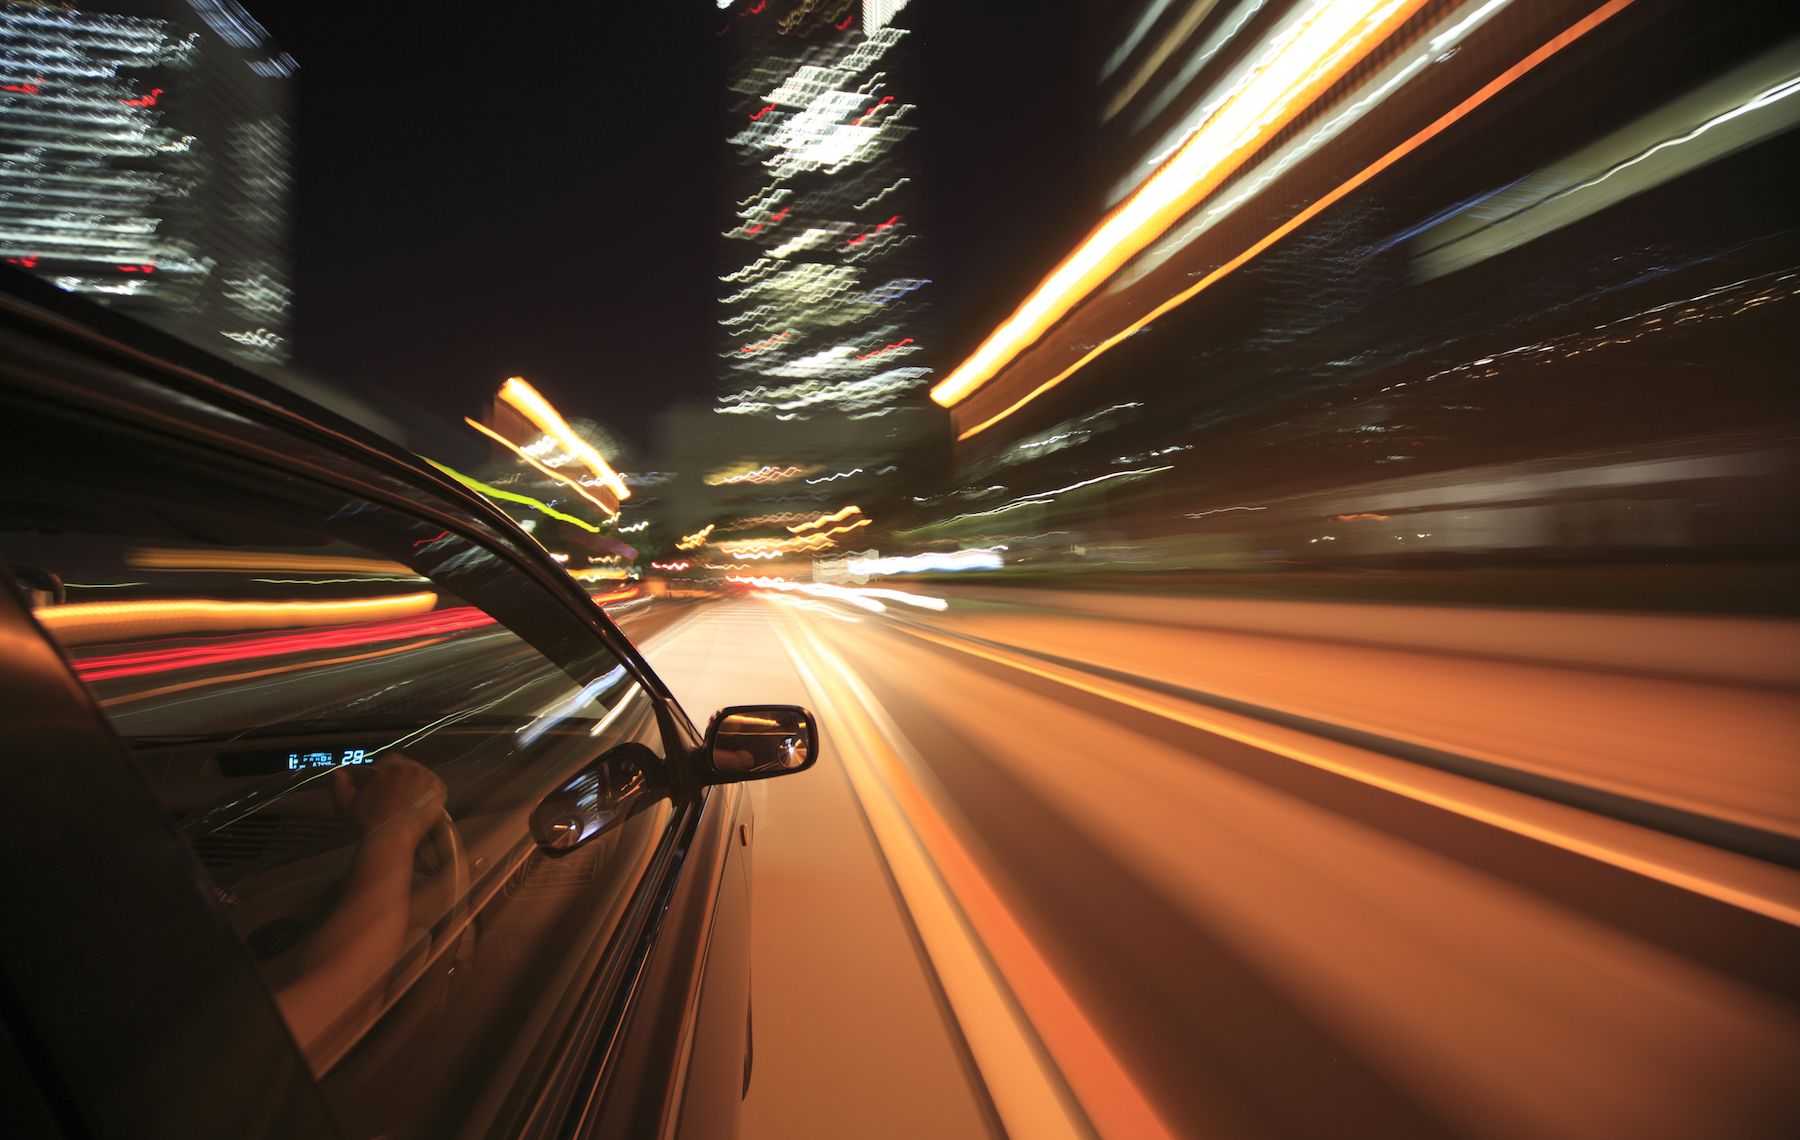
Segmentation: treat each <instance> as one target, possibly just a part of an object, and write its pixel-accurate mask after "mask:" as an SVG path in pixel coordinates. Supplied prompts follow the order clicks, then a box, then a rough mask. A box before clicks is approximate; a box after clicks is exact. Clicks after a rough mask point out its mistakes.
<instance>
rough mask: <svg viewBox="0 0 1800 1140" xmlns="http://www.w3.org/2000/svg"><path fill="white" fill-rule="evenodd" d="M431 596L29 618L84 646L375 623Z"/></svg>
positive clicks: (111, 608)
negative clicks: (173, 635) (174, 635)
mask: <svg viewBox="0 0 1800 1140" xmlns="http://www.w3.org/2000/svg"><path fill="white" fill-rule="evenodd" d="M435 605H437V595H436V594H434V593H432V592H430V591H424V592H421V593H417V594H400V595H396V596H394V597H387V598H353V599H349V600H340V601H330V602H221V601H214V600H212V599H210V598H179V599H172V600H169V601H160V602H77V603H75V604H74V605H67V606H46V607H44V608H43V609H40V610H34V611H33V612H32V615H31V616H32V617H34V618H36V619H37V622H38V624H39V625H41V626H43V627H44V629H45V631H46V632H48V633H49V634H50V636H51V637H54V638H55V639H56V641H57V643H58V644H60V645H88V644H92V643H94V642H100V641H114V640H118V639H123V638H137V637H154V636H156V635H158V634H164V633H198V632H202V631H204V632H217V631H222V630H233V629H273V628H277V627H282V626H304V625H336V624H340V623H343V622H364V621H379V620H381V619H383V618H397V617H406V616H408V615H410V614H419V613H425V612H426V611H428V610H430V609H431V607H433V606H435Z"/></svg>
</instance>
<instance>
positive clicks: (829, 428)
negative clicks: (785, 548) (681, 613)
mask: <svg viewBox="0 0 1800 1140" xmlns="http://www.w3.org/2000/svg"><path fill="white" fill-rule="evenodd" d="M903 6H904V5H903V3H894V2H892V0H889V2H887V3H868V4H862V5H859V4H857V3H854V2H848V0H837V2H834V3H825V4H817V3H812V2H810V0H761V2H751V0H738V2H736V3H734V4H731V5H730V6H729V7H728V8H726V9H725V10H722V11H721V12H720V13H719V21H720V24H721V28H720V31H721V34H722V35H723V37H724V38H725V41H726V50H727V51H728V53H729V57H730V61H731V74H730V89H729V90H730V94H729V102H728V108H729V109H728V112H727V113H728V115H729V116H730V118H731V120H732V122H733V124H734V125H733V127H732V128H731V132H730V135H729V146H730V151H731V154H732V156H733V165H732V168H731V173H730V174H729V176H728V178H727V192H728V193H729V195H730V210H731V213H730V216H729V218H728V224H727V227H726V228H725V229H724V230H723V231H722V234H721V242H722V249H723V256H722V263H723V265H722V268H723V272H721V273H720V275H719V278H720V279H719V289H720V293H719V305H720V307H719V320H720V328H721V349H720V357H721V380H720V385H719V392H718V397H717V399H716V401H715V402H714V403H713V404H712V405H711V406H710V407H709V408H707V409H706V410H705V411H704V412H703V413H702V412H699V411H698V410H690V411H688V412H681V411H679V410H678V411H677V412H675V413H672V414H671V416H670V417H667V418H666V419H665V429H666V430H665V435H666V438H668V439H669V440H670V450H671V457H670V459H669V460H668V463H669V464H670V465H671V466H674V467H676V468H677V469H679V470H681V471H683V472H684V486H683V487H682V488H681V489H680V490H679V493H678V498H679V500H680V506H679V509H678V514H679V515H680V517H681V519H682V521H683V523H684V529H687V530H692V529H695V528H696V527H697V526H698V525H700V524H701V523H704V522H706V521H709V520H710V519H712V518H714V517H725V516H730V515H734V514H741V515H758V514H766V513H768V511H769V509H770V508H769V507H768V506H767V503H768V502H770V501H786V502H790V503H793V502H816V503H819V504H820V505H821V507H823V505H824V504H827V503H831V502H835V501H836V500H837V499H838V498H840V497H846V496H855V495H865V494H868V493H869V491H870V489H871V488H874V487H876V486H878V485H879V483H880V482H882V481H883V479H884V478H885V477H889V476H893V475H895V473H896V470H897V468H898V466H899V465H901V464H902V463H903V457H904V454H905V453H906V451H907V449H908V448H909V447H911V446H913V445H914V444H916V443H917V442H918V441H919V440H921V439H924V438H927V437H931V436H934V435H936V434H937V433H939V432H941V430H942V427H941V424H942V413H941V411H938V410H937V409H936V408H935V407H933V406H932V405H931V404H930V403H929V401H928V400H927V399H926V398H925V391H926V388H927V386H928V385H929V383H930V379H931V377H932V375H933V371H932V368H933V366H932V364H931V363H930V360H931V356H930V351H931V347H932V335H931V328H930V326H929V323H928V312H927V309H926V305H925V298H926V297H928V296H929V293H930V285H931V282H930V272H929V270H928V268H927V267H926V260H925V252H924V250H923V248H922V239H921V236H920V225H919V218H918V210H919V199H920V195H919V181H920V171H919V169H918V165H917V162H916V160H915V159H914V158H913V157H912V156H911V154H910V153H909V147H910V145H911V144H910V142H909V136H910V135H911V133H912V131H913V129H914V128H913V126H912V125H911V123H910V122H909V118H910V117H911V115H912V114H913V112H914V111H915V108H914V107H913V106H912V105H911V104H909V103H908V102H907V101H906V98H905V80H906V72H905V60H904V55H905V52H906V49H907V46H908V45H907V43H906V40H907V36H908V33H907V32H906V30H905V29H904V28H901V27H897V26H895V24H894V17H895V15H896V14H897V13H899V12H900V10H901V8H902V7H903ZM708 419H710V420H711V421H713V422H710V423H709V422H706V421H707V420H708ZM758 471H761V472H762V474H760V475H757V476H755V478H754V479H753V480H751V481H749V482H747V483H746V482H742V481H741V480H738V479H737V478H736V477H737V476H744V475H747V474H749V473H752V472H758ZM734 473H735V474H734ZM784 473H785V474H784ZM777 476H780V477H777ZM709 480H710V481H709ZM726 480H733V481H731V482H727V481H726ZM886 481H887V482H888V483H890V484H892V483H894V482H895V480H894V479H893V478H886Z"/></svg>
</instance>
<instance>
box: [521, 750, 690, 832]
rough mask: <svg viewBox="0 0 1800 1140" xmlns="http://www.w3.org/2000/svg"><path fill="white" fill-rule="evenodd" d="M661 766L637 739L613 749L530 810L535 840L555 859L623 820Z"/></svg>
mask: <svg viewBox="0 0 1800 1140" xmlns="http://www.w3.org/2000/svg"><path fill="white" fill-rule="evenodd" d="M659 763H661V761H659V760H658V759H657V758H656V753H654V752H652V751H650V749H649V748H647V747H645V746H644V745H642V744H638V743H636V742H635V741H627V742H626V743H624V744H620V745H618V746H616V747H613V748H609V749H607V750H606V751H605V752H603V753H601V754H600V756H599V757H598V758H597V759H595V760H594V761H593V762H592V763H591V764H589V765H587V766H586V767H585V768H583V769H582V770H581V771H579V772H577V773H575V775H573V776H571V777H570V778H569V779H567V780H565V781H564V782H563V784H562V785H561V786H560V787H558V788H557V789H556V790H555V791H554V792H551V793H550V794H549V795H547V796H545V797H544V798H543V800H542V801H541V802H540V803H539V804H538V806H537V807H535V808H533V809H531V837H532V838H533V839H535V840H537V844H538V848H539V849H540V850H542V851H543V853H544V854H546V855H548V856H550V857H552V858H556V857H558V856H562V855H567V854H568V853H569V852H571V851H573V850H575V849H576V848H577V847H580V846H582V845H583V844H585V843H587V842H588V841H589V840H592V839H597V838H599V837H600V836H602V835H604V834H606V833H607V832H608V831H611V830H612V829H613V828H614V827H617V826H618V825H619V824H621V823H623V822H624V821H625V818H626V817H627V816H629V815H630V814H631V813H632V810H633V809H634V808H635V807H637V806H638V804H639V801H641V800H643V799H644V790H645V788H646V787H647V786H648V784H649V781H648V778H647V776H646V772H648V771H650V770H653V768H654V766H655V765H656V764H659Z"/></svg>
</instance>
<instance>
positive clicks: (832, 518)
mask: <svg viewBox="0 0 1800 1140" xmlns="http://www.w3.org/2000/svg"><path fill="white" fill-rule="evenodd" d="M861 513H862V508H861V507H845V508H844V509H843V510H841V511H838V512H837V513H835V514H829V515H821V516H819V517H818V518H816V519H813V520H811V521H810V522H803V523H801V524H800V525H798V526H790V527H788V530H789V532H791V533H793V534H799V533H800V532H801V531H803V530H811V529H812V528H813V527H816V526H824V525H825V524H826V523H834V522H842V521H843V520H844V519H847V518H849V517H850V516H851V515H855V514H861Z"/></svg>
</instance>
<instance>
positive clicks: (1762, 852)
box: [646, 591, 1800, 1140]
mask: <svg viewBox="0 0 1800 1140" xmlns="http://www.w3.org/2000/svg"><path fill="white" fill-rule="evenodd" d="M1259 606H1260V607H1261V608H1258V607H1259ZM1246 607H1248V608H1246ZM646 652H647V654H648V656H649V657H650V658H651V661H652V663H653V664H654V665H655V666H656V668H657V669H658V671H659V672H660V673H661V674H662V675H663V676H664V677H665V678H666V679H667V680H668V681H669V683H670V685H671V687H672V688H674V690H675V692H676V695H677V696H678V697H679V698H681V699H682V701H683V703H684V704H685V705H686V706H687V707H688V708H689V711H690V712H691V713H693V714H694V715H696V716H697V717H704V716H705V715H706V713H707V712H710V711H711V709H712V708H713V707H717V705H720V704H724V703H747V702H750V701H760V700H769V701H781V700H793V701H800V702H803V703H807V704H810V705H812V706H814V707H815V708H816V709H817V711H818V712H819V713H820V715H821V718H822V721H823V723H824V726H825V753H826V755H825V759H824V761H822V763H821V764H820V766H819V767H818V768H816V769H815V770H814V771H813V772H812V773H808V774H807V775H805V776H802V777H797V778H795V779H793V780H783V781H774V782H770V783H767V784H761V785H758V786H757V791H756V796H757V800H756V803H757V810H758V821H759V822H758V832H759V842H758V846H757V863H756V872H755V873H756V885H755V890H756V892H757V894H756V902H755V906H756V908H757V910H756V917H755V923H756V931H757V933H756V943H755V945H756V957H755V965H754V970H755V978H756V990H755V998H754V1000H755V1009H756V1019H757V1027H758V1046H757V1066H758V1068H757V1074H758V1075H757V1082H758V1083H757V1084H755V1085H753V1087H752V1091H751V1094H750V1097H749V1099H748V1100H747V1101H746V1106H745V1107H746V1118H745V1120H746V1123H745V1135H746V1136H749V1137H758V1136H764V1135H768V1136H775V1135H781V1136H788V1137H810V1136H821V1137H822V1136H851V1135H855V1136H888V1135H893V1136H900V1135H941V1136H964V1135H967V1136H979V1135H984V1134H987V1135H993V1134H998V1133H1000V1132H1001V1131H1002V1130H1003V1131H1004V1134H1005V1135H1008V1136H1010V1137H1012V1138H1013V1140H1035V1138H1038V1137H1083V1136H1100V1137H1104V1138H1106V1140H1121V1138H1126V1137H1131V1138H1137V1137H1142V1138H1146V1140H1150V1138H1156V1137H1208V1138H1210V1137H1245V1138H1250V1137H1312V1136H1319V1137H1324V1136H1332V1137H1341V1136H1381V1137H1407V1136H1421V1137H1425V1136H1430V1137H1448V1136H1461V1137H1493V1138H1500V1137H1508V1138H1510V1137H1522V1136H1530V1137H1550V1138H1569V1140H1590V1138H1591V1140H1599V1138H1614V1137H1616V1138H1619V1140H1625V1138H1632V1140H1644V1138H1655V1137H1669V1138H1676V1137H1682V1138H1688V1137H1703V1136H1704V1137H1712V1136H1717V1137H1762V1136H1768V1137H1776V1136H1786V1135H1793V1134H1795V1133H1796V1131H1800V1089H1797V1088H1796V1081H1795V1074H1796V1073H1800V971H1797V970H1795V969H1794V964H1795V963H1796V962H1800V871H1796V870H1795V864H1796V862H1797V860H1796V859H1795V852H1796V841H1797V840H1800V744H1797V743H1796V742H1800V731H1797V730H1800V702H1797V701H1796V695H1795V694H1796V689H1797V688H1800V669H1796V661H1797V660H1800V654H1797V653H1796V642H1795V628H1794V627H1793V626H1792V625H1791V624H1784V623H1763V622H1750V621H1732V620H1726V619H1718V620H1702V619H1684V618H1659V617H1638V616H1619V615H1556V614H1530V613H1520V612H1507V611H1473V610H1450V609H1441V610H1434V609H1426V608H1423V607H1413V608H1408V607H1381V606H1336V607H1334V606H1325V605H1318V606H1312V607H1310V608H1309V607H1307V606H1305V605H1303V604H1298V603H1215V604H1209V603H1204V602H1180V601H1174V600H1168V601H1157V600H1147V599H1113V600H1110V601H1109V600H1106V599H1082V598H1079V597H1058V596H1053V595H1025V594H1013V595H1009V596H1007V597H1006V598H1005V599H999V598H995V597H988V596H982V595H981V594H980V592H979V591H974V592H964V593H962V594H957V595H954V596H953V597H952V600H951V602H950V605H949V607H948V609H945V610H941V611H938V610H931V609H923V608H919V607H917V606H914V605H906V604H896V603H895V602H894V600H893V599H889V600H888V601H887V603H886V608H885V610H884V611H883V612H879V613H878V612H871V610H870V609H868V608H866V606H859V605H856V604H851V603H850V602H848V601H845V600H834V599H828V598H819V597H814V596H807V595H804V594H798V593H777V592H774V591H770V592H767V593H764V594H761V595H759V596H757V597H754V598H751V599H746V600H742V601H737V602H732V603H725V604H719V605H714V606H707V607H697V608H695V609H694V611H693V612H692V614H691V615H690V616H687V617H685V618H683V619H681V620H679V621H676V622H674V623H672V624H670V625H668V626H667V627H666V628H664V629H662V630H660V631H658V632H656V633H654V634H653V635H651V636H649V637H648V638H646Z"/></svg>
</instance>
